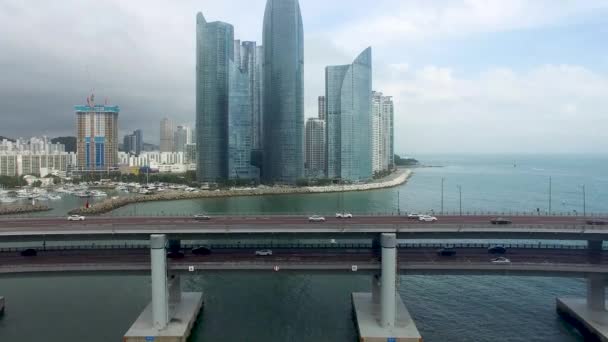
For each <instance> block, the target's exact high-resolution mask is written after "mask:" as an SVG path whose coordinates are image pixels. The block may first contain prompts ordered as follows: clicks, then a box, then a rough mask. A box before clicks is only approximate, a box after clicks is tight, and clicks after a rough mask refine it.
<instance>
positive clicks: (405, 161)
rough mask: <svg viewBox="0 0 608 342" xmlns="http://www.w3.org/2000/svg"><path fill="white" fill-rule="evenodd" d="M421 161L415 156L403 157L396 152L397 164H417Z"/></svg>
mask: <svg viewBox="0 0 608 342" xmlns="http://www.w3.org/2000/svg"><path fill="white" fill-rule="evenodd" d="M419 164H420V163H419V162H418V161H417V160H416V159H414V158H401V157H400V156H399V155H397V154H395V165H396V166H416V165H419Z"/></svg>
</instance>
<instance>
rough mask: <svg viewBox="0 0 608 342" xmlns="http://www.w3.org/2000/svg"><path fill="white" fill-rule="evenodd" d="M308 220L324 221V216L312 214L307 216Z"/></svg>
mask: <svg viewBox="0 0 608 342" xmlns="http://www.w3.org/2000/svg"><path fill="white" fill-rule="evenodd" d="M308 222H325V217H323V216H318V215H313V216H311V217H309V218H308Z"/></svg>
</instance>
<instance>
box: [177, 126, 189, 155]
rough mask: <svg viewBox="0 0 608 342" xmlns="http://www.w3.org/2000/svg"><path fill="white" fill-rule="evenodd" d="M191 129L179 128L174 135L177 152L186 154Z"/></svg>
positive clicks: (186, 127)
mask: <svg viewBox="0 0 608 342" xmlns="http://www.w3.org/2000/svg"><path fill="white" fill-rule="evenodd" d="M189 132H190V129H189V128H188V126H177V129H176V130H175V133H174V135H173V136H174V139H173V140H174V146H175V152H186V144H187V143H188V135H189Z"/></svg>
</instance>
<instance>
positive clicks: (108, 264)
mask: <svg viewBox="0 0 608 342" xmlns="http://www.w3.org/2000/svg"><path fill="white" fill-rule="evenodd" d="M456 251H457V253H456V255H455V256H451V257H446V256H439V255H438V254H437V250H436V249H430V248H408V249H400V250H399V253H398V261H399V267H400V268H401V269H402V271H407V270H418V271H421V270H444V271H446V273H449V272H447V271H450V272H453V271H458V270H461V271H479V270H482V271H483V270H485V271H491V272H497V271H503V272H504V271H505V270H517V271H523V272H525V271H529V272H535V273H536V274H542V273H544V272H547V273H556V274H559V272H569V273H586V272H600V273H608V251H603V252H590V251H587V250H567V249H510V250H508V252H507V254H506V255H505V257H507V258H509V259H510V261H511V263H510V264H506V265H499V264H493V263H492V262H491V260H492V259H493V258H496V257H497V255H492V254H489V253H488V251H487V249H484V248H458V249H456ZM254 252H255V250H253V249H217V250H214V251H213V252H212V253H211V254H210V255H207V256H195V255H192V254H191V253H189V251H186V253H184V255H185V256H184V258H182V259H174V260H170V265H171V267H172V268H174V269H178V270H185V269H187V267H188V266H192V265H193V266H195V267H196V269H198V270H206V269H207V270H267V271H268V270H272V268H273V267H274V266H280V268H283V269H294V270H343V271H348V270H349V269H350V267H351V266H352V265H359V267H360V269H361V270H362V271H364V270H368V271H369V270H378V269H379V264H380V262H379V258H378V256H377V255H376V254H374V252H373V251H372V250H371V249H317V250H315V249H313V250H311V249H294V248H290V249H273V252H274V253H273V255H272V256H255V253H254ZM149 267H150V256H149V250H148V249H116V250H80V251H78V250H76V251H74V250H69V251H48V252H44V251H41V252H39V254H38V256H35V257H22V256H20V255H19V253H15V252H11V253H8V252H3V253H0V274H3V273H4V274H10V273H21V272H62V271H105V270H109V271H112V270H114V271H146V270H149Z"/></svg>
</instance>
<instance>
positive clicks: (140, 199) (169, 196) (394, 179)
mask: <svg viewBox="0 0 608 342" xmlns="http://www.w3.org/2000/svg"><path fill="white" fill-rule="evenodd" d="M411 176H412V171H411V170H409V169H400V170H397V171H396V172H394V173H393V174H391V175H389V176H387V177H386V178H384V179H381V180H378V181H374V182H371V183H365V184H351V185H330V186H309V187H287V186H286V187H258V188H255V189H231V190H220V191H200V192H197V193H194V192H180V191H165V192H162V193H156V194H153V195H142V196H132V197H121V198H111V199H107V200H105V201H103V202H99V203H96V204H94V205H92V206H91V207H89V208H77V209H73V210H71V211H70V212H69V214H70V215H101V214H105V213H109V212H111V211H112V210H115V209H118V208H121V207H124V206H127V205H129V204H136V203H145V202H156V201H179V200H189V199H199V198H217V197H237V196H268V195H286V194H315V193H316V194H318V193H332V192H350V191H369V190H376V189H384V188H392V187H395V186H398V185H401V184H403V183H405V182H407V180H408V179H409V178H410V177H411Z"/></svg>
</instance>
